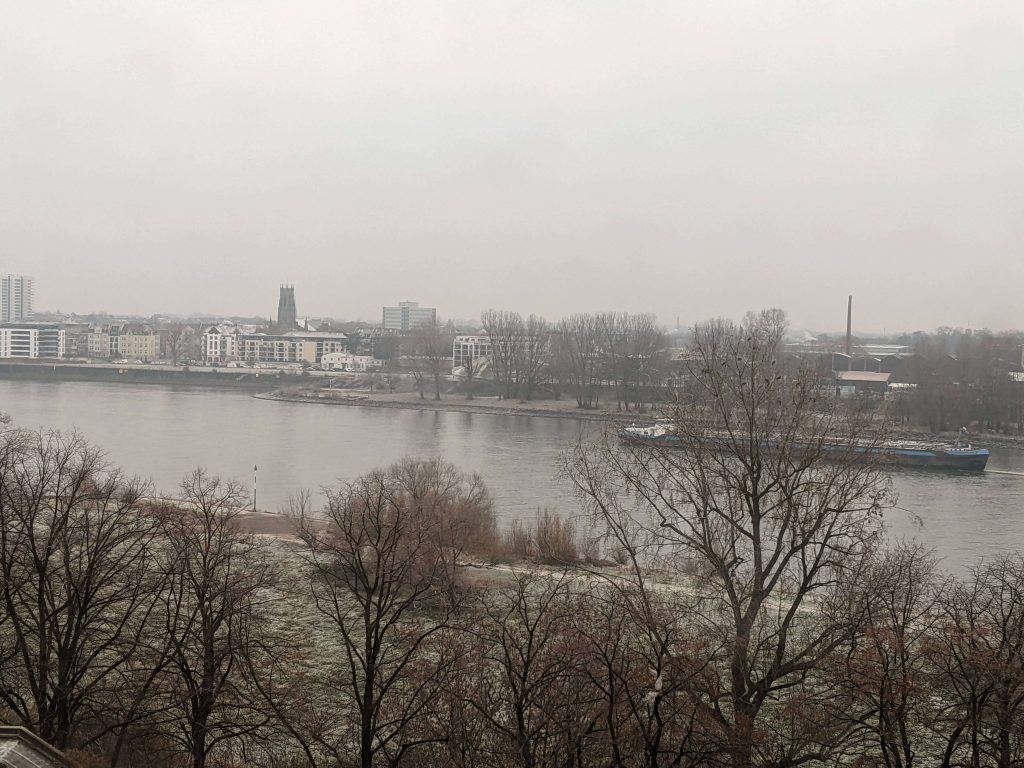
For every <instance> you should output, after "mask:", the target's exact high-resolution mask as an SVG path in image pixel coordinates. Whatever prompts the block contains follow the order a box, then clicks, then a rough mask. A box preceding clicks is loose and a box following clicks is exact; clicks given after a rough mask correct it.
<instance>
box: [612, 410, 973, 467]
mask: <svg viewBox="0 0 1024 768" xmlns="http://www.w3.org/2000/svg"><path fill="white" fill-rule="evenodd" d="M708 439H709V440H710V441H712V442H713V443H720V444H721V447H722V448H723V449H724V448H725V440H724V439H716V438H713V437H711V438H708ZM619 440H621V441H623V442H627V443H634V444H640V445H657V446H664V447H666V448H682V447H684V444H685V439H684V438H683V437H681V436H680V435H677V434H675V433H674V432H673V431H672V428H671V426H669V425H667V424H665V423H664V422H657V423H655V424H653V425H647V426H640V425H633V426H629V427H625V428H624V429H622V430H621V431H620V432H619ZM766 447H768V448H769V449H770V448H771V446H770V445H768V446H766ZM821 448H823V449H824V450H825V451H826V452H834V453H835V454H836V455H839V454H847V453H848V452H850V451H851V450H853V451H855V452H859V453H864V454H867V455H870V456H872V457H877V458H878V459H879V460H880V461H882V462H883V463H885V464H889V465H892V466H897V467H915V468H919V469H943V470H961V471H966V472H983V471H985V465H986V464H988V457H989V451H988V449H987V448H975V447H973V446H972V445H971V444H970V443H965V442H964V441H963V440H957V441H956V442H955V443H953V444H952V445H949V444H946V445H943V444H935V443H925V442H917V441H893V442H887V443H883V444H880V445H870V446H852V447H851V446H849V445H843V444H833V445H830V444H827V443H826V444H824V445H822V446H821Z"/></svg>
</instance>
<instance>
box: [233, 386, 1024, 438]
mask: <svg viewBox="0 0 1024 768" xmlns="http://www.w3.org/2000/svg"><path fill="white" fill-rule="evenodd" d="M347 393H348V394H346V395H345V396H343V397H338V396H332V397H319V396H317V394H313V393H311V394H301V393H296V392H281V391H274V392H262V393H258V394H254V395H252V396H253V397H255V398H258V399H260V400H277V401H281V402H288V403H312V404H314V405H328V406H330V405H334V406H357V407H362V408H403V409H407V410H416V411H447V412H450V413H480V414H489V415H492V416H530V417H534V418H548V419H574V420H576V421H593V422H609V421H611V422H617V423H622V424H625V423H630V422H650V421H652V420H653V419H656V418H659V416H660V415H661V413H660V411H659V410H658V407H657V406H648V407H647V408H646V410H644V411H642V412H637V411H629V412H625V411H620V410H617V409H616V407H615V403H614V402H613V403H611V404H608V403H601V404H600V405H598V406H597V407H596V408H593V409H582V408H579V407H577V405H576V401H575V400H573V399H572V398H571V397H570V398H566V399H562V400H530V401H525V402H520V401H518V400H499V399H498V398H497V397H493V396H476V397H474V398H473V399H472V400H469V399H466V398H465V396H462V395H451V394H449V395H448V396H446V397H443V398H442V399H441V400H434V399H433V398H432V397H430V396H429V395H428V397H426V398H424V399H420V397H419V394H418V393H417V392H394V393H389V392H374V393H370V392H369V391H367V390H347ZM893 437H894V438H896V439H907V440H922V439H924V440H934V441H936V442H949V443H952V442H954V441H955V440H956V439H957V437H958V434H957V432H955V431H950V432H944V433H940V434H932V433H930V432H927V431H925V430H920V429H913V428H907V427H902V428H897V429H896V430H895V431H894V433H893ZM971 439H972V440H974V441H977V442H978V443H979V444H980V445H983V446H985V447H991V446H998V447H1000V448H1015V449H1018V450H1024V435H1007V434H1002V433H996V432H981V433H977V434H972V435H971Z"/></svg>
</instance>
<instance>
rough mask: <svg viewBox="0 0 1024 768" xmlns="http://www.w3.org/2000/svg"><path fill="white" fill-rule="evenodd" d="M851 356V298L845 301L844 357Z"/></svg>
mask: <svg viewBox="0 0 1024 768" xmlns="http://www.w3.org/2000/svg"><path fill="white" fill-rule="evenodd" d="M852 354H853V296H850V297H849V298H848V299H847V300H846V356H847V357H850V356H851V355H852Z"/></svg>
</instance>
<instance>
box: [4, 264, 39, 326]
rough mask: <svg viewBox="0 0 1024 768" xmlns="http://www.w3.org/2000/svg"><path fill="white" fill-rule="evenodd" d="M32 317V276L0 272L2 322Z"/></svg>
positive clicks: (18, 320) (20, 320)
mask: <svg viewBox="0 0 1024 768" xmlns="http://www.w3.org/2000/svg"><path fill="white" fill-rule="evenodd" d="M31 319H32V278H31V277H28V276H27V275H11V274H6V273H3V274H0V323H20V322H22V321H24V320H31Z"/></svg>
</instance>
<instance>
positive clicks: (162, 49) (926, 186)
mask: <svg viewBox="0 0 1024 768" xmlns="http://www.w3.org/2000/svg"><path fill="white" fill-rule="evenodd" d="M0 36H2V37H0V39H2V40H3V41H4V45H3V46H2V48H0V66H2V67H3V69H4V71H5V73H6V74H7V76H6V77H5V79H4V81H3V82H2V83H0V95H2V97H3V103H4V105H5V115H4V120H3V122H2V124H0V137H2V139H3V141H2V142H0V179H2V180H0V206H2V210H3V212H4V215H3V216H0V268H2V269H3V270H4V271H9V272H23V273H27V274H32V275H34V276H35V278H36V306H37V308H38V310H40V311H44V310H52V311H55V310H57V309H60V310H63V311H65V312H68V311H74V312H79V313H88V312H94V311H99V310H103V309H105V310H106V311H109V312H113V313H124V314H137V315H143V316H147V315H151V314H153V313H155V312H171V313H176V314H183V315H187V314H192V313H196V312H200V311H202V312H210V313H212V314H218V315H224V316H230V315H248V316H253V315H255V316H263V315H268V316H269V315H270V314H271V313H272V311H273V308H274V302H275V292H276V287H277V285H278V284H279V283H281V282H288V283H291V284H294V285H296V286H297V290H298V294H299V302H300V307H299V311H300V314H304V315H309V316H311V317H312V316H332V317H346V318H363V319H368V320H372V319H373V318H376V317H379V314H380V307H381V306H382V305H390V304H393V303H395V302H397V301H399V300H404V299H411V300H413V301H419V302H420V303H421V304H424V305H427V306H436V307H437V308H438V312H439V314H440V315H442V316H444V317H453V318H472V317H476V316H478V315H479V313H480V311H482V310H485V309H487V308H488V307H501V308H508V309H513V310H516V311H519V312H522V313H523V314H524V315H525V314H531V313H535V314H538V315H543V316H546V317H548V318H557V317H561V316H564V315H568V314H572V313H574V312H581V311H599V310H606V309H607V310H617V311H627V312H632V313H640V312H651V313H654V314H656V315H657V316H658V317H659V320H660V322H662V323H663V324H665V325H667V326H669V327H674V326H675V318H676V317H677V316H678V317H679V318H680V321H679V322H680V325H681V326H683V327H686V326H689V325H692V324H693V323H694V322H698V321H700V320H702V319H705V318H708V317H713V316H728V317H739V316H741V315H742V314H743V312H745V311H746V310H748V309H758V308H761V307H766V306H779V307H782V308H783V309H785V310H787V312H788V313H789V316H790V319H791V323H792V325H793V327H794V328H811V329H827V328H832V327H842V326H843V325H844V323H845V298H846V296H847V294H850V293H852V294H854V296H855V297H856V298H855V310H854V312H855V314H854V317H855V324H857V323H860V324H862V325H863V327H865V328H874V329H878V331H879V332H882V331H883V330H884V331H886V332H888V333H893V332H896V330H897V329H899V330H907V331H912V330H917V329H931V328H935V327H938V326H952V327H957V326H959V327H967V328H986V327H987V328H992V329H993V330H1001V329H1011V328H1017V327H1020V326H1021V322H1020V320H1019V312H1018V310H1017V302H1018V298H1017V293H1018V291H1017V286H1018V285H1019V284H1020V283H1021V281H1022V279H1024V260H1022V259H1020V257H1019V255H1018V254H1017V251H1018V250H1019V248H1020V242H1021V240H1022V238H1021V235H1022V234H1024V224H1022V222H1024V217H1022V216H1021V215H1020V214H1021V212H1022V211H1021V207H1022V204H1024V202H1022V201H1024V176H1022V174H1021V173H1020V169H1021V166H1022V165H1024V147H1022V145H1021V142H1020V141H1019V136H1020V129H1021V128H1022V127H1024V103H1022V102H1021V101H1020V100H1019V99H1013V98H1011V97H1010V95H1011V94H1013V93H1015V92H1016V91H1017V90H1018V87H1019V83H1020V82H1021V80H1022V76H1024V55H1022V54H1021V51H1024V11H1022V9H1021V7H1020V6H1019V5H1018V4H1012V3H1009V2H997V3H989V4H986V5H984V6H981V7H975V6H964V5H962V4H958V3H953V2H940V3H935V4H931V5H930V6H929V8H928V12H927V13H923V12H922V10H921V9H918V8H916V7H909V6H908V7H894V6H892V5H891V4H886V3H881V2H870V3H860V4H857V5H855V6H840V7H832V8H825V7H821V6H816V7H814V8H809V7H808V6H805V5H803V4H800V3H794V2H782V3H774V4H772V5H771V6H762V5H760V4H755V3H746V4H743V5H742V6H735V7H730V8H725V7H723V6H719V5H713V4H698V5H690V6H686V7H677V6H675V5H674V4H669V3H660V2H652V3H642V4H639V5H637V4H629V5H626V4H616V3H612V4H605V5H602V6H600V7H595V6H591V5H587V6H584V5H573V6H571V7H564V8H554V7H550V6H548V5H547V4H542V3H533V2H529V3H522V4H519V5H517V6H515V7H514V8H509V7H506V6H503V5H496V4H488V3H483V4H481V3H472V4H469V3H462V2H451V3H431V4H424V5H419V6H416V7H415V8H410V7H407V6H399V5H396V4H387V3H385V4H377V5H374V6H373V7H372V8H371V7H361V6H355V5H351V4H330V3H316V4H313V5H311V6H308V7H306V8H305V9H304V12H303V13H302V14H301V15H299V14H296V13H295V12H294V9H293V7H292V6H289V5H285V4H283V3H279V2H266V3H263V4H260V5H258V6H255V7H253V6H250V5H245V6H242V5H238V4H233V5H222V6H219V7H218V8H216V9H211V8H210V7H209V6H207V5H205V4H198V3H185V4H176V5H174V6H166V7H156V6H136V5H128V6H122V7H116V6H114V7H111V6H107V5H99V4H95V3H85V4H77V5H74V6H66V7H64V8H62V9H60V10H59V11H58V12H54V11H53V9H50V8H46V7H42V6H32V5H23V6H18V7H16V8H13V9H11V12H10V14H9V20H8V24H7V25H5V30H4V31H3V32H0Z"/></svg>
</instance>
